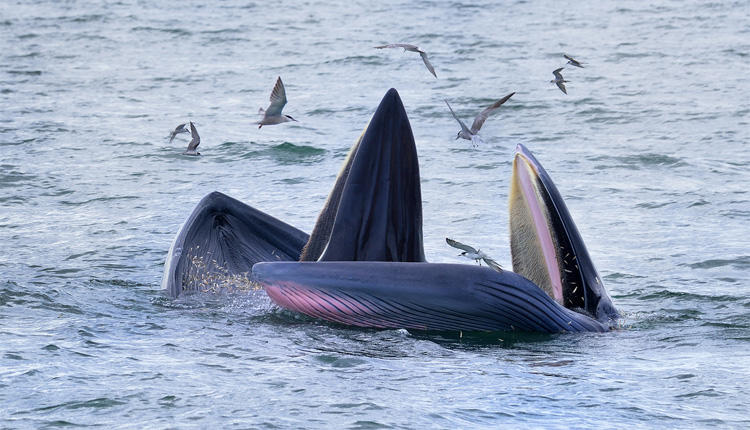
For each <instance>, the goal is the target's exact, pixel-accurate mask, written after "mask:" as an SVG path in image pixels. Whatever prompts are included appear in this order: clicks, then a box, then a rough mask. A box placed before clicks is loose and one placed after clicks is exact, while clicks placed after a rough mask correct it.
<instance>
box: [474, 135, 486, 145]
mask: <svg viewBox="0 0 750 430" xmlns="http://www.w3.org/2000/svg"><path fill="white" fill-rule="evenodd" d="M471 144H472V145H474V147H477V146H479V145H484V140H482V138H481V137H479V136H478V135H476V134H475V135H474V136H471Z"/></svg>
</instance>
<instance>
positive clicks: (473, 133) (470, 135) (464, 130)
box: [444, 92, 515, 147]
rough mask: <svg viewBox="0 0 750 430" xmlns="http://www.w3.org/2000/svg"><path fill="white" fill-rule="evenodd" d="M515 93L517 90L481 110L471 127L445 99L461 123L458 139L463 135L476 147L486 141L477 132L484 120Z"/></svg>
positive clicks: (454, 116)
mask: <svg viewBox="0 0 750 430" xmlns="http://www.w3.org/2000/svg"><path fill="white" fill-rule="evenodd" d="M513 94H515V92H512V93H510V94H508V95H507V96H505V97H503V98H501V99H500V100H498V101H496V102H495V103H493V104H491V105H490V106H488V107H487V108H486V109H485V110H483V111H482V112H480V113H479V115H477V117H476V118H474V123H473V124H471V128H469V127H467V126H466V124H464V122H463V121H461V120H460V119H459V118H458V116H456V113H455V112H453V108H451V105H450V104H449V103H448V100H444V101H445V104H447V105H448V109H450V111H451V114H453V118H456V121H458V123H459V124H460V125H461V131H459V132H458V134H457V135H456V139H458V138H459V137H461V138H464V139H466V140H470V141H471V143H472V144H473V145H474V146H475V147H476V146H477V145H478V144H480V143H484V142H483V141H482V138H481V137H479V135H478V134H477V133H479V129H480V128H482V124H484V122H485V121H486V120H487V117H489V116H490V114H491V113H492V112H493V111H494V110H495V109H497V108H499V107H500V105H502V104H503V103H505V102H507V101H508V99H509V98H511V97H513Z"/></svg>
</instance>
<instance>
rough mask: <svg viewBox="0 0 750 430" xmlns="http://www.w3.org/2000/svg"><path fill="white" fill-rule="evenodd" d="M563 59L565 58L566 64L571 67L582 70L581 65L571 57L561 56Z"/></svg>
mask: <svg viewBox="0 0 750 430" xmlns="http://www.w3.org/2000/svg"><path fill="white" fill-rule="evenodd" d="M563 57H565V58H566V59H567V60H568V63H567V64H570V65H571V66H576V67H580V68H582V69H583V66H582V65H581V63H580V62H579V61H577V60H576V59H574V58H573V57H570V56H568V55H566V54H563Z"/></svg>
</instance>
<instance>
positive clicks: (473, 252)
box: [445, 237, 503, 272]
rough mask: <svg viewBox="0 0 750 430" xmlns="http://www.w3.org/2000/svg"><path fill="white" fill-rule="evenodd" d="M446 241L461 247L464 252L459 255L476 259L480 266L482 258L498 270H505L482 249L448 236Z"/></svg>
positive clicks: (453, 245) (458, 247) (455, 246)
mask: <svg viewBox="0 0 750 430" xmlns="http://www.w3.org/2000/svg"><path fill="white" fill-rule="evenodd" d="M445 242H446V243H448V245H450V246H452V247H454V248H457V249H460V250H461V251H462V252H461V253H460V254H458V255H460V256H461V257H466V258H468V259H470V260H474V261H476V262H477V263H479V265H480V266H481V265H482V260H484V262H485V263H486V264H487V265H488V266H489V267H491V268H493V269H495V270H497V271H498V272H502V271H503V268H502V267H501V266H500V264H498V263H497V261H495V260H493V259H491V258H490V257H488V256H487V254H485V253H484V252H482V250H480V249H474V248H472V247H471V246H469V245H465V244H463V243H461V242H458V241H456V240H453V239H448V238H447V237H446V238H445Z"/></svg>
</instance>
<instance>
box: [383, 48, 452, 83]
mask: <svg viewBox="0 0 750 430" xmlns="http://www.w3.org/2000/svg"><path fill="white" fill-rule="evenodd" d="M375 48H376V49H383V48H404V51H411V52H418V53H419V56H420V57H422V61H424V65H425V66H427V70H429V71H430V73H432V76H434V77H436V78H437V74H436V73H435V68H434V67H432V64H430V60H428V59H427V53H426V52H424V51H423V50H422V49H420V48H419V47H418V46H416V45H410V44H408V43H391V44H388V45H382V46H376V47H375Z"/></svg>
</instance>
